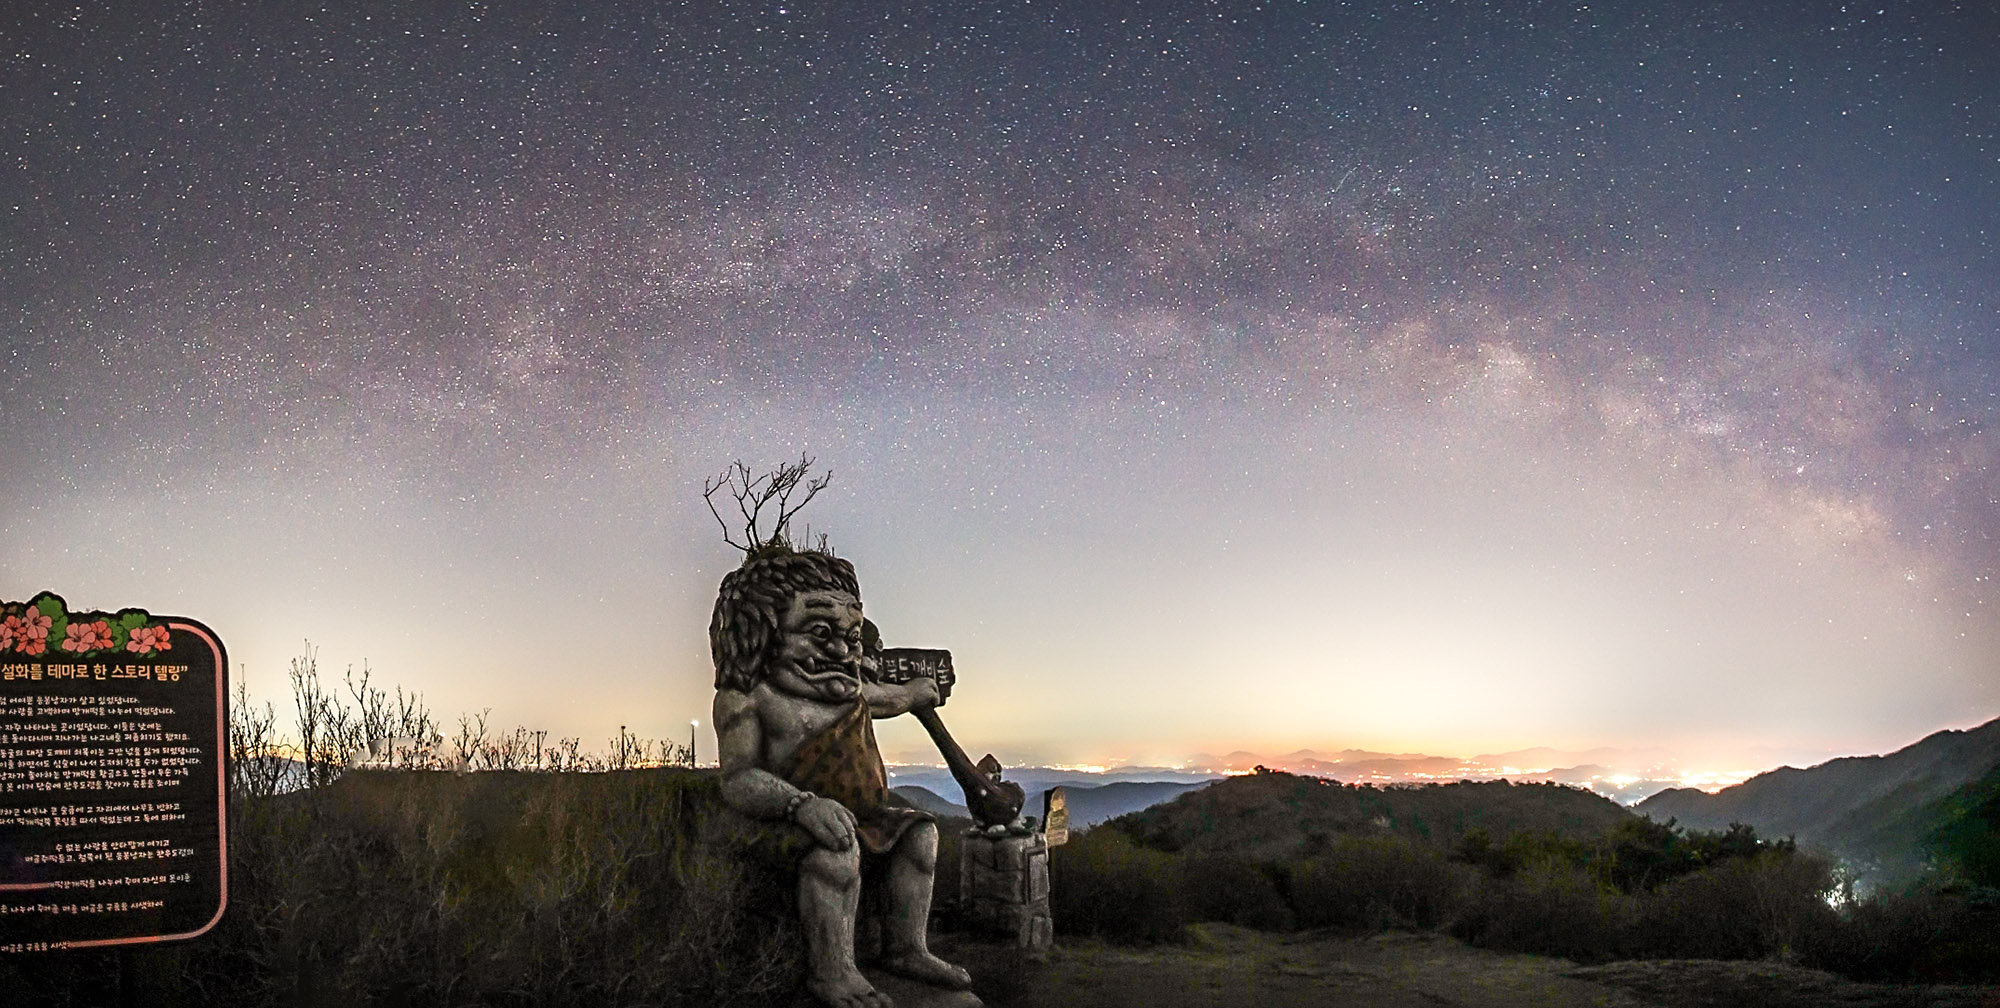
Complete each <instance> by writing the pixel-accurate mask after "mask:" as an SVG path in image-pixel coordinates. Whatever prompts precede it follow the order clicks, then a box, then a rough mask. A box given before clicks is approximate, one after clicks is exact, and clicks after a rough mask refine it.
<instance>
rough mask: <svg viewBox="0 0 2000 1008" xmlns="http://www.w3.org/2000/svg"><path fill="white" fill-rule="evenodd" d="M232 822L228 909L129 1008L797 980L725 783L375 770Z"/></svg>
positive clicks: (783, 918) (681, 777) (17, 972)
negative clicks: (741, 846)
mask: <svg viewBox="0 0 2000 1008" xmlns="http://www.w3.org/2000/svg"><path fill="white" fill-rule="evenodd" d="M231 813H232V814H231V823H230V825H231V834H230V841H231V844H232V849H231V859H230V864H231V872H230V906H229V912H228V913H227V914H226V915H225V916H224V918H223V921H222V923H221V924H220V925H219V926H218V927H217V928H216V930H215V931H213V932H211V933H210V934H209V935H207V936H204V937H203V938H201V939H198V940H195V941H191V942H183V943H176V944H173V945H169V946H161V947H159V948H156V949H149V950H147V951H146V953H145V959H144V961H145V962H146V963H148V964H149V965H148V966H147V968H146V976H145V977H144V979H143V982H142V983H141V984H140V985H139V986H140V988H141V989H140V990H135V991H134V992H133V994H134V996H135V999H137V998H138V996H139V995H141V994H143V995H144V996H145V998H144V999H145V1000H148V1001H156V1002H162V1003H208V1004H245V1005H253V1004H287V1005H305V1004H321V1003H326V1004H334V1003H343V1004H348V1003H357V1002H359V1003H374V1002H385V1003H422V1004H441V1005H457V1004H484V1005H499V1006H504V1005H531V1004H535V1005H538V1004H558V1005H560V1004H628V1003H635V1002H654V1003H666V1004H717V1005H722V1004H732V1003H733V1004H763V1003H770V1002H771V1001H773V1000H775V999H776V997H777V995H779V992H789V991H791V990H793V989H795V988H796V986H797V984H798V982H799V979H800V966H799V962H798V958H797V951H796V948H797V944H798V923H797V921H796V919H795V917H794V915H793V912H792V895H791V884H790V882H789V880H784V879H779V878H777V877H776V876H775V873H770V872H761V871H757V870H754V869H751V868H749V867H748V866H746V864H745V863H744V862H743V861H742V860H741V859H739V858H738V857H736V856H735V854H734V852H733V851H732V850H731V848H730V845H729V843H728V840H727V836H728V834H729V833H730V832H731V831H732V829H733V826H731V824H730V822H729V820H728V819H727V818H725V817H724V816H723V815H722V814H720V813H721V799H720V797H719V796H718V794H717V789H716V784H715V780H714V775H713V774H712V773H697V772H694V771H673V770H664V771H627V772H620V773H608V774H592V775H580V774H565V775H550V774H513V773H501V772H495V773H484V774H472V775H453V774H444V773H431V772H420V771H396V772H382V773H360V774H350V775H348V776H347V777H345V778H343V779H342V780H340V781H338V782H336V783H334V784H332V785H328V786H325V787H320V788H313V789H309V790H305V791H299V792H295V793H291V794H281V795H273V796H269V797H265V798H257V799H248V798H245V799H239V800H238V801H237V802H235V803H234V806H233V807H232V809H231ZM115 976H116V969H115V967H114V966H113V964H112V963H111V962H110V961H109V960H108V959H107V954H103V953H97V952H95V951H94V950H85V951H84V952H79V953H73V954H58V955H53V956H49V957H46V958H31V959H30V958H24V959H19V960H16V961H10V962H8V963H5V964H0V984H4V985H5V986H4V987H0V989H7V990H9V991H14V992H20V991H33V992H35V995H37V996H39V1000H40V1002H41V1003H49V1004H72V1003H74V1004H90V1003H110V1002H112V1001H115V1000H116V993H115V991H114V989H113V988H112V987H111V986H110V983H111V981H110V980H108V979H107V977H115ZM9 1003H10V1004H11V1003H13V1002H11V1001H10V1002H9Z"/></svg>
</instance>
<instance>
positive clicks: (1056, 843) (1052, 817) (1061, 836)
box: [1042, 787, 1069, 847]
mask: <svg viewBox="0 0 2000 1008" xmlns="http://www.w3.org/2000/svg"><path fill="white" fill-rule="evenodd" d="M1042 832H1043V833H1045V834H1047V835H1048V838H1049V846H1051V847H1061V846H1062V845H1063V844H1066V843H1068V842H1069V799H1068V798H1066V797H1064V795H1063V789H1062V788H1060V787H1052V788H1050V789H1048V790H1047V791H1044V792H1042Z"/></svg>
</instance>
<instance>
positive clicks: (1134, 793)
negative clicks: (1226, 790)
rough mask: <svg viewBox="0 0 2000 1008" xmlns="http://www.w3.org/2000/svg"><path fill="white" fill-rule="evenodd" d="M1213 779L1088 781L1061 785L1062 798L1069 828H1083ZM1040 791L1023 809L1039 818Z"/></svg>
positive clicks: (1029, 799) (1155, 803)
mask: <svg viewBox="0 0 2000 1008" xmlns="http://www.w3.org/2000/svg"><path fill="white" fill-rule="evenodd" d="M1213 784H1214V782H1213V781H1200V782H1198V783H1193V784H1185V783H1178V782H1174V781H1119V782H1117V783H1115V784H1103V785H1099V786H1097V787H1090V786H1087V785H1076V784H1065V785H1063V786H1062V787H1063V801H1064V803H1065V804H1067V805H1068V806H1069V828H1070V829H1086V828H1088V827H1091V826H1095V825H1097V824H1098V823H1101V822H1104V821H1105V820H1107V819H1116V818H1118V817H1119V816H1122V815H1126V814H1129V813H1132V812H1137V811H1139V810H1141V809H1147V808H1151V807H1153V806H1155V805H1158V804H1160V803H1161V802H1165V801H1172V800H1174V799H1175V798H1178V797H1180V796H1181V795H1184V794H1186V793H1188V792H1189V791H1194V790H1197V789H1200V788H1205V787H1210V786H1212V785H1213ZM1042 795H1043V792H1040V791H1037V792H1035V793H1034V794H1032V795H1029V796H1028V807H1027V808H1026V809H1024V810H1023V811H1024V812H1026V813H1027V814H1028V815H1031V816H1034V817H1036V818H1037V819H1040V818H1041V817H1042V816H1044V815H1046V813H1045V812H1044V811H1043V810H1042Z"/></svg>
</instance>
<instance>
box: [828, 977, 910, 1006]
mask: <svg viewBox="0 0 2000 1008" xmlns="http://www.w3.org/2000/svg"><path fill="white" fill-rule="evenodd" d="M806 990H808V991H811V992H812V996H813V997H816V998H818V999H820V1001H822V1002H824V1003H825V1004H827V1005H828V1006H829V1008H896V1003H895V1002H894V1001H891V1000H889V995H887V994H884V993H882V992H881V991H878V990H876V989H875V985H874V984H871V983H869V982H868V978H867V977H864V976H862V975H861V974H860V973H858V972H856V973H849V974H848V975H846V976H840V977H835V978H833V979H830V980H821V979H819V978H816V977H815V978H808V979H807V980H806Z"/></svg>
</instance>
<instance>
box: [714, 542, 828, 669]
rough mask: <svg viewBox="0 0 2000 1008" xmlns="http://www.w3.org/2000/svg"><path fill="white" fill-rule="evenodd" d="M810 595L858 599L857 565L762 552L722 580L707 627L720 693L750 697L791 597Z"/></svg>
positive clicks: (821, 556) (811, 553) (810, 554)
mask: <svg viewBox="0 0 2000 1008" xmlns="http://www.w3.org/2000/svg"><path fill="white" fill-rule="evenodd" d="M809 591H844V592H847V593H849V594H851V595H853V596H854V597H855V598H856V599H859V598H861V583H860V582H859V581H857V580H856V579H855V577H854V565H853V564H851V563H848V562H847V561H845V560H842V559H841V558H839V557H837V556H834V555H833V554H831V553H821V552H818V551H816V550H803V551H799V552H793V551H791V550H788V549H775V550H774V549H764V550H758V551H755V552H753V553H752V554H751V555H750V558H749V559H747V560H745V561H743V566H741V567H738V568H736V569H735V570H733V571H730V572H729V573H728V574H726V575H724V576H723V578H722V586H721V587H720V588H718V589H717V590H716V593H715V615H714V616H712V617H711V618H710V619H709V621H708V650H709V654H710V656H712V657H713V658H714V659H715V688H716V689H733V690H742V691H748V690H749V689H750V688H751V687H754V686H756V685H757V683H758V681H759V680H761V679H762V678H763V671H764V662H765V659H766V657H767V656H768V654H769V652H770V650H771V648H772V647H773V646H774V645H776V644H777V641H778V630H779V627H780V624H781V623H782V622H783V620H784V616H785V608H786V607H787V606H789V605H791V600H792V596H794V595H797V594H798V593H800V592H809Z"/></svg>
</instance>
